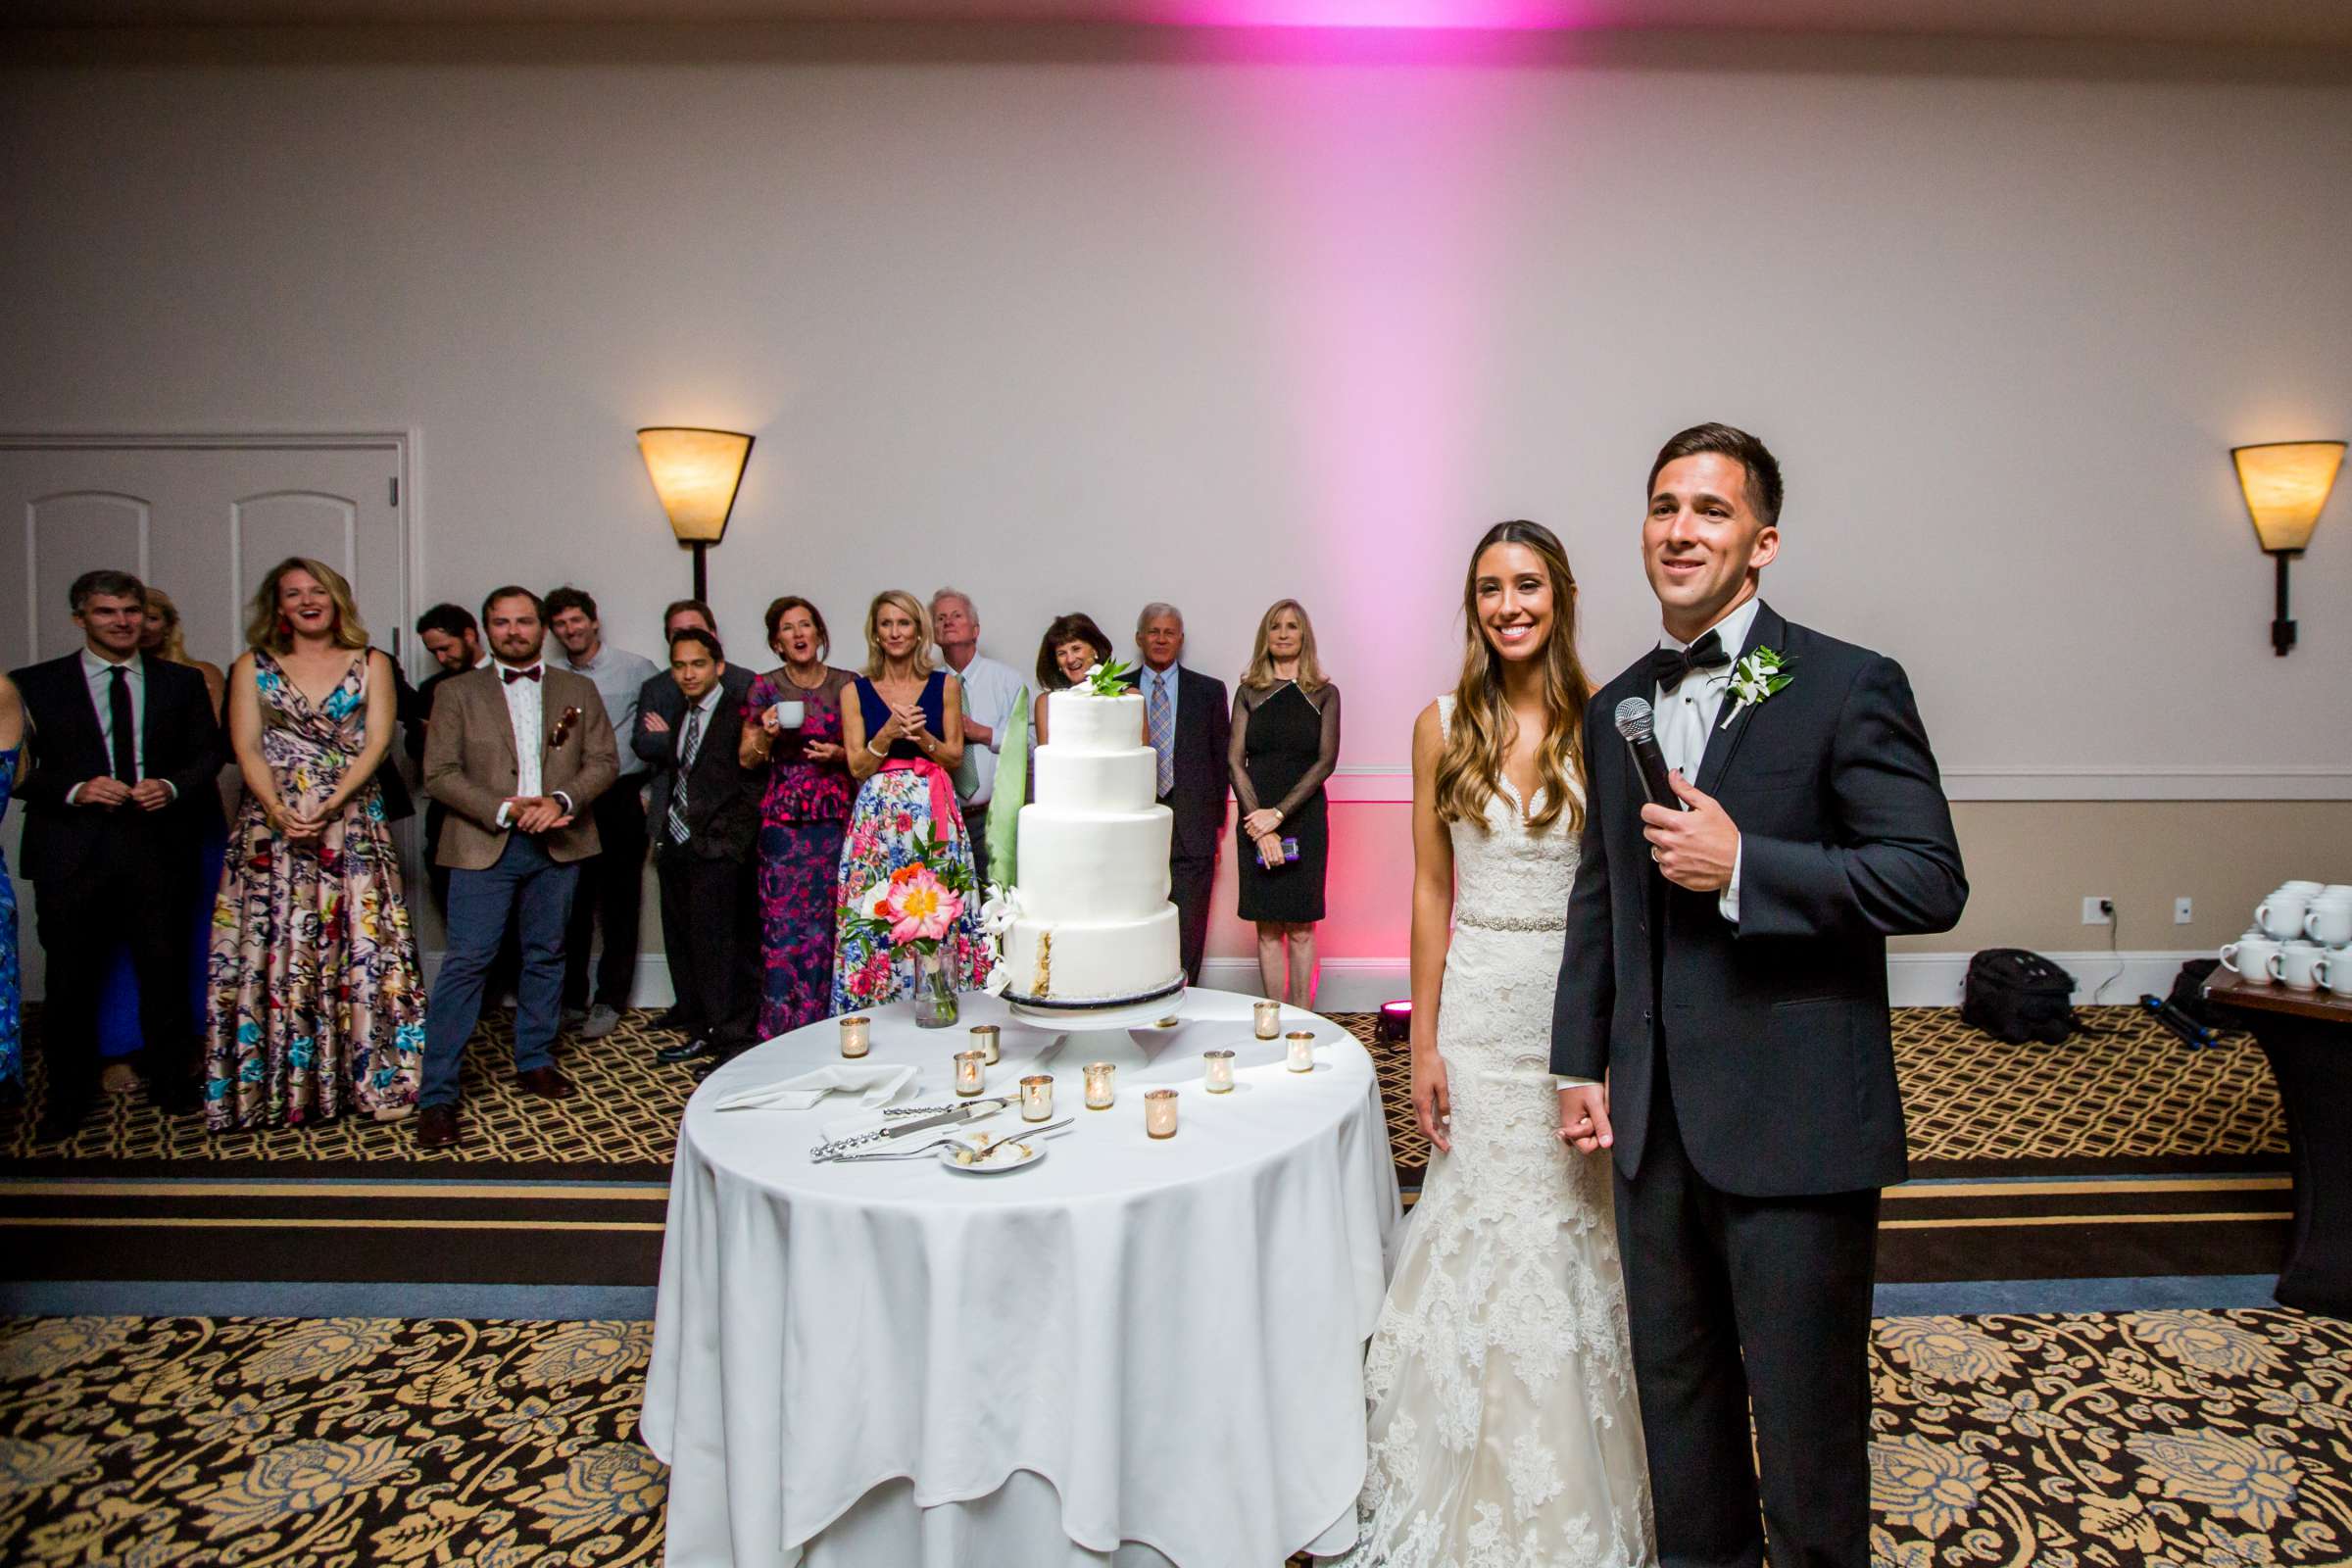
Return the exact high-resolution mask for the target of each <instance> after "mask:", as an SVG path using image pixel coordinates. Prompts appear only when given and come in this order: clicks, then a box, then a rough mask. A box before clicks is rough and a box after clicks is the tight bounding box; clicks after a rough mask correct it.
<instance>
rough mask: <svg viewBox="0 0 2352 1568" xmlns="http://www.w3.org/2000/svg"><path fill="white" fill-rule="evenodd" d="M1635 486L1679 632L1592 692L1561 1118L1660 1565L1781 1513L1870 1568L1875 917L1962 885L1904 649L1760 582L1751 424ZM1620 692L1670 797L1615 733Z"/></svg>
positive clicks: (1759, 464)
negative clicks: (1647, 787)
mask: <svg viewBox="0 0 2352 1568" xmlns="http://www.w3.org/2000/svg"><path fill="white" fill-rule="evenodd" d="M1647 498H1648V501H1647V511H1646V514H1645V515H1644V518H1643V522H1642V564H1643V568H1644V570H1645V572H1646V573H1647V575H1648V578H1649V584H1650V589H1651V591H1652V592H1653V593H1654V594H1655V595H1656V596H1657V600H1658V606H1659V610H1660V613H1661V618H1662V620H1663V623H1664V631H1665V635H1664V637H1663V639H1662V640H1661V641H1660V643H1659V646H1658V647H1657V648H1656V649H1655V650H1654V651H1653V652H1651V653H1650V654H1649V655H1648V656H1647V657H1645V658H1643V659H1642V660H1640V661H1639V662H1636V663H1635V664H1634V665H1633V666H1632V667H1631V668H1629V669H1627V670H1626V671H1625V672H1624V673H1623V674H1621V675H1619V676H1618V677H1617V678H1616V679H1615V680H1613V681H1611V682H1610V683H1609V684H1608V685H1606V686H1604V687H1602V688H1601V689H1600V691H1599V692H1598V693H1597V694H1596V695H1595V696H1594V697H1593V702H1592V704H1591V706H1590V707H1589V708H1588V709H1587V710H1586V714H1585V749H1586V766H1587V773H1588V776H1589V785H1588V788H1589V791H1590V794H1589V801H1590V806H1589V809H1588V810H1587V812H1586V816H1585V833H1584V841H1583V857H1582V859H1581V860H1580V861H1579V864H1578V868H1577V877H1576V888H1575V891H1574V893H1573V894H1571V895H1570V898H1569V905H1568V935H1567V942H1566V945H1565V948H1564V950H1563V953H1562V957H1561V964H1560V981H1559V988H1558V990H1557V992H1556V993H1555V1000H1554V1003H1553V1019H1552V1054H1551V1067H1552V1071H1553V1072H1554V1073H1556V1074H1558V1075H1560V1079H1561V1082H1560V1084H1559V1103H1560V1105H1559V1109H1560V1127H1559V1136H1560V1137H1561V1139H1562V1140H1564V1141H1565V1142H1566V1143H1568V1144H1569V1145H1570V1146H1571V1147H1573V1148H1575V1149H1577V1150H1579V1151H1582V1152H1588V1153H1590V1152H1596V1151H1598V1150H1602V1149H1607V1150H1609V1151H1611V1152H1612V1153H1613V1155H1614V1158H1615V1165H1616V1199H1617V1201H1616V1209H1617V1240H1618V1248H1619V1250H1620V1254H1621V1255H1622V1256H1623V1258H1624V1260H1625V1294H1626V1305H1627V1308H1628V1314H1629V1321H1630V1324H1631V1328H1632V1338H1633V1349H1634V1369H1635V1385H1636V1388H1637V1389H1638V1391H1639V1393H1640V1397H1641V1403H1642V1437H1643V1441H1644V1443H1645V1445H1646V1446H1647V1447H1648V1450H1649V1473H1650V1485H1651V1490H1652V1496H1653V1498H1654V1501H1655V1505H1656V1517H1657V1541H1658V1560H1659V1562H1660V1563H1662V1564H1666V1565H1670V1568H1686V1565H1690V1568H1695V1565H1697V1564H1701V1563H1704V1564H1710V1565H1735V1564H1736V1565H1744V1568H1759V1565H1761V1564H1762V1563H1763V1562H1764V1561H1765V1557H1766V1551H1767V1540H1768V1539H1769V1551H1770V1560H1771V1561H1772V1562H1773V1563H1774V1564H1776V1565H1779V1568H1796V1565H1800V1564H1801V1565H1805V1568H1865V1565H1866V1564H1868V1563H1869V1561H1870V1547H1869V1531H1870V1471H1869V1465H1868V1461H1867V1444H1868V1437H1869V1418H1870V1389H1869V1383H1868V1378H1867V1363H1868V1355H1869V1342H1870V1310H1871V1286H1872V1283H1873V1281H1872V1274H1873V1262H1874V1259H1875V1256H1876V1246H1877V1235H1878V1210H1879V1189H1880V1188H1882V1187H1885V1186H1887V1185H1889V1184H1891V1183H1894V1182H1899V1181H1901V1180H1902V1179H1903V1177H1904V1174H1905V1162H1904V1152H1903V1107H1902V1101H1901V1099H1900V1097H1899V1096H1898V1094H1897V1093H1896V1088H1895V1077H1894V1052H1893V1047H1892V1044H1891V1039H1890V1031H1889V1028H1888V1021H1887V937H1889V936H1894V935H1899V934H1904V933H1912V932H1926V931H1944V930H1949V929H1950V928H1951V927H1952V925H1953V924H1954V923H1956V922H1957V921H1958V920H1959V918H1960V911H1961V907H1962V906H1963V905H1964V904H1965V902H1966V901H1967V898H1968V884H1967V881H1966V880H1965V878H1964V875H1963V873H1962V869H1961V864H1960V849H1959V845H1958V843H1957V841H1956V840H1955V839H1954V837H1953V833H1952V818H1951V810H1950V809H1949V807H1947V806H1946V805H1945V802H1944V798H1943V791H1942V789H1941V787H1940V785H1939V783H1938V781H1937V777H1936V759H1935V757H1934V755H1933V754H1932V753H1931V752H1930V751H1929V749H1928V737H1927V731H1926V729H1925V728H1924V727H1923V726H1922V725H1921V723H1920V718H1919V710H1918V707H1917V705H1916V704H1915V703H1914V702H1913V701H1912V697H1911V687H1910V684H1909V682H1908V681H1907V680H1906V679H1905V678H1904V675H1903V671H1902V667H1901V666H1900V665H1898V664H1896V663H1895V662H1894V661H1892V660H1890V659H1887V658H1885V657H1883V656H1881V655H1879V654H1874V653H1872V652H1870V651H1869V650H1867V649H1862V648H1857V647H1854V646H1853V645H1852V644H1850V643H1842V642H1838V641H1837V640H1836V639H1835V638H1831V637H1825V636H1823V635H1822V634H1821V633H1819V632H1816V631H1813V630H1811V629H1810V628H1808V627H1804V626H1800V625H1796V624H1794V623H1792V622H1790V621H1788V620H1784V619H1783V618H1782V617H1781V616H1780V615H1778V614H1776V613H1774V612H1773V610H1772V609H1771V607H1770V606H1768V605H1766V604H1765V603H1764V602H1763V601H1762V600H1761V599H1759V598H1758V597H1757V593H1758V590H1759V585H1760V583H1761V580H1762V573H1763V569H1764V567H1765V566H1766V565H1768V564H1770V563H1771V562H1772V561H1773V560H1774V559H1775V558H1776V557H1777V556H1778V554H1779V552H1780V545H1781V530H1780V516H1781V499H1782V486H1781V470H1780V465H1779V464H1778V463H1777V462H1776V461H1775V460H1774V458H1773V456H1772V454H1771V452H1770V451H1768V450H1767V449H1766V448H1765V446H1764V443H1763V442H1761V441H1759V440H1757V439H1756V438H1755V437H1754V436H1752V435H1749V434H1747V433H1746V432H1744V431H1741V430H1736V429H1733V428H1732V427H1730V426H1729V425H1720V424H1706V425H1697V426H1694V427H1693V428H1691V429H1689V430H1685V431H1683V432H1682V433H1681V434H1679V435H1677V436H1675V437H1674V438H1673V439H1672V440H1671V441H1669V442H1667V443H1666V446H1665V448H1664V449H1663V450H1662V451H1661V452H1660V453H1659V454H1658V457H1657V460H1656V462H1654V463H1653V464H1652V465H1651V466H1650V475H1649V485H1648V490H1647ZM1636 697H1639V698H1642V699H1644V700H1646V701H1647V702H1648V703H1649V704H1650V705H1651V706H1652V708H1653V709H1654V711H1655V719H1656V736H1657V742H1658V748H1659V750H1660V751H1662V752H1663V753H1664V754H1665V760H1666V764H1667V766H1668V768H1669V769H1671V770H1672V772H1673V774H1674V778H1673V780H1672V782H1673V786H1674V790H1675V793H1676V796H1677V797H1678V798H1677V799H1676V800H1674V801H1670V802H1666V803H1648V802H1646V801H1645V797H1644V794H1643V791H1642V781H1641V774H1640V772H1639V770H1638V769H1637V768H1636V766H1635V764H1634V761H1633V759H1632V757H1631V756H1630V755H1629V751H1628V748H1627V747H1626V745H1625V744H1624V743H1623V742H1622V741H1621V740H1620V739H1619V737H1618V735H1617V733H1616V730H1615V725H1614V723H1613V719H1614V716H1615V713H1616V709H1617V705H1618V704H1619V703H1621V702H1624V701H1625V700H1627V699H1629V698H1636ZM1751 1414H1752V1417H1753V1422H1754V1427H1753V1434H1754V1435H1753V1445H1752V1452H1753V1455H1754V1457H1753V1462H1752V1463H1751V1460H1750V1453H1751V1444H1750V1426H1749V1422H1750V1417H1751ZM1759 1519H1760V1521H1761V1522H1760V1523H1759Z"/></svg>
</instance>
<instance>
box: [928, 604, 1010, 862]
mask: <svg viewBox="0 0 2352 1568" xmlns="http://www.w3.org/2000/svg"><path fill="white" fill-rule="evenodd" d="M931 628H932V630H931V634H932V636H933V637H935V638H937V639H938V641H939V652H940V657H941V658H942V659H943V660H945V661H946V662H947V666H948V667H949V668H950V669H952V670H954V671H955V672H956V678H957V679H959V680H961V681H962V682H963V757H964V763H965V765H964V766H962V767H959V768H957V769H956V802H957V804H958V805H960V806H961V807H962V808H963V825H964V830H965V832H966V833H968V834H969V835H970V837H971V841H972V866H973V869H974V871H975V872H976V873H977V875H978V877H979V881H980V885H981V886H982V887H983V888H985V887H987V886H988V803H989V802H990V801H991V800H993V799H995V798H996V793H997V757H998V754H999V753H1001V752H1002V751H1004V749H1005V735H1004V729H1005V720H1007V719H1009V718H1010V717H1011V716H1012V705H1013V704H1014V703H1015V702H1017V701H1018V700H1019V698H1020V695H1021V693H1022V692H1023V691H1024V690H1026V689H1027V688H1026V687H1025V685H1024V684H1023V682H1022V680H1021V677H1020V674H1019V672H1018V671H1016V670H1014V669H1013V668H1012V667H1011V666H1010V665H1007V664H1002V663H999V662H997V661H996V660H993V659H989V658H986V657H984V656H983V655H982V654H981V652H980V612H979V611H977V610H975V609H974V608H973V607H972V596H971V595H969V594H967V593H965V592H963V591H962V590H961V589H959V588H942V589H941V590H939V592H937V593H935V594H933V595H932V596H931ZM967 790H968V791H969V793H968V794H967V793H966V791H967Z"/></svg>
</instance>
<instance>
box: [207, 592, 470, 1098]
mask: <svg viewBox="0 0 2352 1568" xmlns="http://www.w3.org/2000/svg"><path fill="white" fill-rule="evenodd" d="M246 637H247V641H248V642H249V643H250V644H251V645H252V646H251V647H250V649H249V650H248V651H247V652H246V653H244V654H243V655H241V656H239V658H238V659H237V662H235V663H234V664H233V665H231V666H230V668H229V679H228V728H229V739H230V741H231V743H232V745H233V746H234V748H235V751H236V758H237V765H238V767H239V769H240V771H241V772H242V773H243V774H244V778H245V800H244V804H243V805H242V806H241V807H240V808H239V809H238V811H237V822H236V827H235V828H234V830H233V831H232V832H231V833H230V836H229V850H228V862H227V865H226V868H225V869H224V870H223V872H222V874H221V896H220V898H219V899H218V900H217V901H216V902H215V904H214V907H213V938H212V997H211V1005H210V1006H209V1008H208V1012H209V1015H210V1021H211V1030H212V1037H211V1049H210V1051H209V1053H208V1054H207V1060H206V1073H205V1077H206V1083H205V1114H206V1121H207V1123H208V1124H209V1125H210V1126H211V1127H213V1128H214V1129H216V1130H220V1129H224V1128H230V1127H265V1126H269V1127H274V1126H285V1125H299V1124H304V1123H309V1122H317V1121H325V1120H328V1119H331V1118H332V1117H334V1116H337V1115H339V1114H341V1112H342V1111H343V1109H344V1107H345V1106H346V1105H347V1104H355V1103H356V1104H357V1105H358V1106H359V1107H360V1108H361V1109H363V1110H365V1111H367V1112H368V1114H370V1115H372V1116H374V1117H376V1118H377V1119H378V1120H391V1119H394V1118H396V1117H400V1116H405V1115H407V1114H408V1113H409V1112H410V1111H411V1110H412V1109H413V1108H415V1105H416V1101H417V1073H418V1062H419V1055H420V1053H421V1052H422V1051H423V1048H424V995H425V994H424V989H423V985H422V982H421V979H420V976H419V974H418V971H417V944H416V940H415V938H414V936H413V935H412V934H411V932H410V929H409V910H408V905H407V903H406V902H405V901H404V899H403V898H402V896H401V882H400V861H399V858H398V856H397V854H396V853H395V851H394V850H393V847H392V835H391V831H390V829H389V828H388V827H387V826H386V824H385V821H384V804H383V796H382V794H381V792H380V791H379V790H378V788H377V786H376V782H375V771H376V764H377V763H379V762H381V761H382V760H383V757H384V753H385V751H386V749H387V748H389V747H390V746H391V744H392V728H393V723H394V703H395V699H396V690H395V687H394V684H393V679H392V662H391V660H389V659H388V658H386V657H385V656H384V655H383V654H381V653H379V652H377V651H375V650H373V649H371V648H369V647H368V629H367V627H366V626H365V625H363V624H362V623H361V621H360V613H359V607H358V606H357V605H355V604H354V603H353V602H352V596H351V585H350V584H349V583H347V582H345V581H344V580H343V577H342V574H341V573H339V572H337V571H336V570H335V569H334V568H333V567H331V566H329V565H327V564H324V563H323V562H318V561H312V560H309V559H307V558H303V557H295V558H292V559H289V560H286V561H283V562H280V563H279V564H277V565H276V566H275V567H274V568H272V569H271V571H270V575H269V576H268V577H266V578H264V579H263V581H262V586H261V590H260V591H259V592H258V593H256V594H255V595H254V597H253V613H252V617H251V619H250V621H249V623H248V624H247V627H246Z"/></svg>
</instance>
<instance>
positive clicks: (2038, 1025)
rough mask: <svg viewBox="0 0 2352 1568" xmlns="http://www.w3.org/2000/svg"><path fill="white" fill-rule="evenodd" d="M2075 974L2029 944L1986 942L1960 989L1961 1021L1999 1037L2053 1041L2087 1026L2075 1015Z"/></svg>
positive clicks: (2018, 1041)
mask: <svg viewBox="0 0 2352 1568" xmlns="http://www.w3.org/2000/svg"><path fill="white" fill-rule="evenodd" d="M2074 996H2075V977H2074V976H2073V975H2071V974H2069V973H2067V972H2066V971H2065V970H2064V969H2061V968H2060V967H2058V965H2056V964H2054V963H2052V962H2051V961H2050V960H2049V959H2047V958H2045V957H2043V956H2041V955H2040V954H2038V953H2029V952H2027V951H2026V950H2025V949H2024V948H1986V949H1985V951H1984V952H1983V953H1980V954H1978V955H1977V956H1975V957H1973V958H1971V959H1969V960H1968V983H1967V985H1966V986H1965V987H1964V988H1963V989H1962V990H1961V993H1960V1021H1961V1022H1962V1023H1965V1024H1969V1025H1972V1026H1974V1027H1975V1028H1978V1029H1982V1030H1984V1031H1985V1033H1986V1034H1988V1035H1991V1036H1992V1037H1994V1038H1995V1039H1997V1040H2006V1041H2007V1042H2009V1044H2011V1045H2013V1046H2022V1045H2024V1044H2025V1043H2026V1042H2027V1041H2029V1040H2039V1041H2043V1042H2046V1043H2047V1044H2049V1045H2053V1046H2054V1045H2057V1044H2059V1043H2060V1042H2062V1041H2064V1040H2065V1039H2066V1038H2067V1037H2068V1036H2069V1035H2072V1034H2073V1033H2074V1032H2075V1030H2076V1029H2077V1028H2079V1027H2081V1026H2080V1025H2079V1024H2078V1023H2077V1021H2076V1019H2075V1004H2074Z"/></svg>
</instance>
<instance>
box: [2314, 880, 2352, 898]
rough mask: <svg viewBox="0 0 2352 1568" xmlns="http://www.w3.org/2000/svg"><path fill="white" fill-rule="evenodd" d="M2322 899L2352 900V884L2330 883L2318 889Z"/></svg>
mask: <svg viewBox="0 0 2352 1568" xmlns="http://www.w3.org/2000/svg"><path fill="white" fill-rule="evenodd" d="M2320 897H2321V898H2323V899H2352V882H2330V883H2328V884H2327V886H2326V887H2324V888H2322V889H2320Z"/></svg>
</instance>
